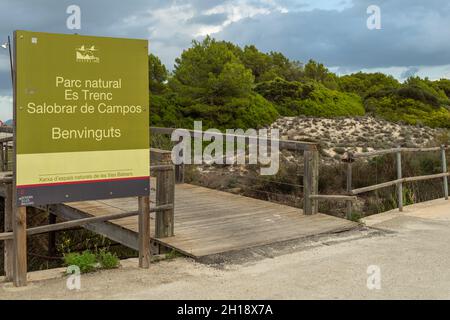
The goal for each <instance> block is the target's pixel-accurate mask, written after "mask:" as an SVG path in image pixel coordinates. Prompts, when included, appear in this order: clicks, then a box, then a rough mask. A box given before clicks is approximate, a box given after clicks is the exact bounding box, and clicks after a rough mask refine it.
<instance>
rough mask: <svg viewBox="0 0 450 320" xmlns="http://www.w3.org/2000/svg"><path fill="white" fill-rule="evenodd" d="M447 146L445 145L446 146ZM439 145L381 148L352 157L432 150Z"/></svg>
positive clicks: (438, 148) (436, 149)
mask: <svg viewBox="0 0 450 320" xmlns="http://www.w3.org/2000/svg"><path fill="white" fill-rule="evenodd" d="M446 148H447V147H446ZM440 149H441V147H430V148H391V149H383V150H376V151H369V152H356V153H354V154H353V157H354V158H367V157H374V156H381V155H385V154H390V153H397V152H433V151H439V150H440Z"/></svg>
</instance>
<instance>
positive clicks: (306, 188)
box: [150, 127, 320, 215]
mask: <svg viewBox="0 0 450 320" xmlns="http://www.w3.org/2000/svg"><path fill="white" fill-rule="evenodd" d="M174 130H176V129H175V128H160V127H150V136H153V135H155V134H160V135H166V136H171V135H172V133H173V132H174ZM185 131H187V132H189V134H190V136H191V137H192V138H194V139H196V138H199V137H201V136H202V135H203V134H204V133H205V132H203V131H195V130H185ZM222 136H223V137H224V138H225V139H227V140H228V139H232V140H234V139H241V141H243V142H244V143H245V144H246V145H251V144H252V143H255V142H254V140H253V139H252V138H254V137H252V136H248V135H238V134H222ZM267 140H270V141H272V142H274V141H276V142H277V143H278V146H279V149H280V151H281V150H290V151H296V152H303V174H302V175H301V179H302V181H299V182H301V183H302V185H301V186H302V188H303V194H302V195H301V197H302V198H303V212H304V214H306V215H311V214H315V213H317V212H318V188H319V164H320V159H319V149H318V145H317V144H316V143H310V142H301V141H293V140H277V139H271V138H267ZM175 176H176V182H177V183H182V182H183V181H184V165H183V164H182V165H177V166H175ZM299 197H300V195H299Z"/></svg>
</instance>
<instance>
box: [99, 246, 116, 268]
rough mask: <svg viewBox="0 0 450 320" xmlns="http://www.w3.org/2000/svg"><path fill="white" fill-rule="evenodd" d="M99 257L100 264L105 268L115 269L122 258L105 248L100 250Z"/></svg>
mask: <svg viewBox="0 0 450 320" xmlns="http://www.w3.org/2000/svg"><path fill="white" fill-rule="evenodd" d="M97 258H98V262H99V263H100V266H101V267H102V268H104V269H114V268H117V267H118V266H119V261H120V260H119V258H118V257H117V255H116V254H115V253H111V252H109V251H106V250H105V249H102V250H100V251H99V253H98V255H97Z"/></svg>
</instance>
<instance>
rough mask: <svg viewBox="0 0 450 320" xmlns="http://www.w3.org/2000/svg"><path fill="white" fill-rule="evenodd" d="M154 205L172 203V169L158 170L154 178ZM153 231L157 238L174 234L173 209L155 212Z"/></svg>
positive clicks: (173, 184) (173, 180) (173, 182)
mask: <svg viewBox="0 0 450 320" xmlns="http://www.w3.org/2000/svg"><path fill="white" fill-rule="evenodd" d="M156 183H157V186H156V205H157V206H161V205H165V204H168V203H170V204H173V203H174V199H175V176H174V170H165V171H158V172H157V178H156ZM155 233H156V237H157V238H164V237H171V236H173V234H174V209H173V208H172V209H168V210H164V211H159V212H157V213H156V221H155Z"/></svg>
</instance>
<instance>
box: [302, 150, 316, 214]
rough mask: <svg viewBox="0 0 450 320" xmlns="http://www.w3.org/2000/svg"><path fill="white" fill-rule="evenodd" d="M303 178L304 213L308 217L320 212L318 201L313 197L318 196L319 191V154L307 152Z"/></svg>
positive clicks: (305, 153)
mask: <svg viewBox="0 0 450 320" xmlns="http://www.w3.org/2000/svg"><path fill="white" fill-rule="evenodd" d="M303 157H304V160H303V161H304V176H303V212H304V213H305V214H307V215H309V214H315V213H317V212H318V202H317V199H312V198H311V195H315V194H318V190H319V182H318V180H319V152H318V151H305V152H304V154H303Z"/></svg>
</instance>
